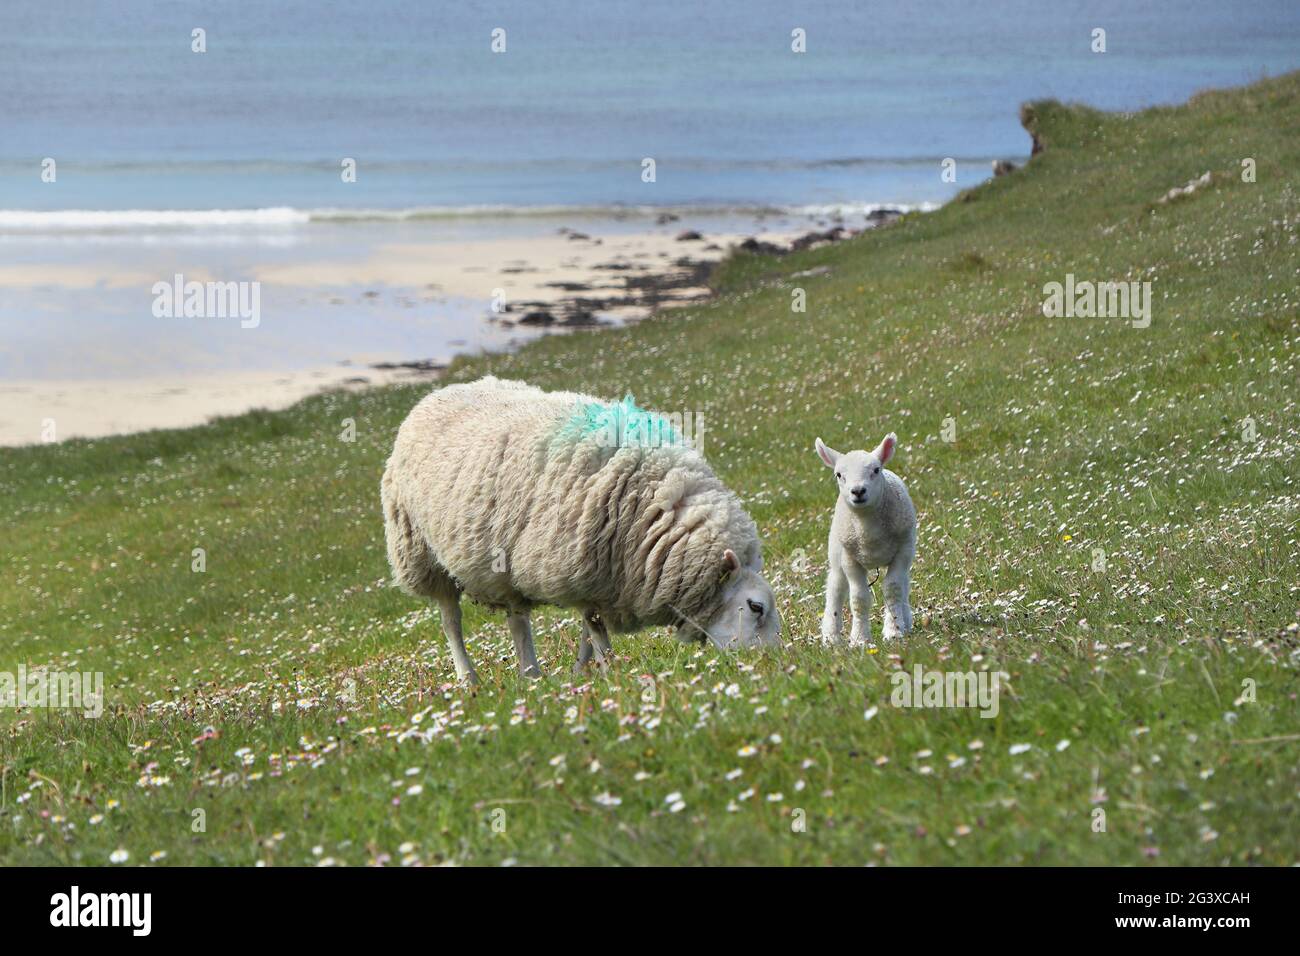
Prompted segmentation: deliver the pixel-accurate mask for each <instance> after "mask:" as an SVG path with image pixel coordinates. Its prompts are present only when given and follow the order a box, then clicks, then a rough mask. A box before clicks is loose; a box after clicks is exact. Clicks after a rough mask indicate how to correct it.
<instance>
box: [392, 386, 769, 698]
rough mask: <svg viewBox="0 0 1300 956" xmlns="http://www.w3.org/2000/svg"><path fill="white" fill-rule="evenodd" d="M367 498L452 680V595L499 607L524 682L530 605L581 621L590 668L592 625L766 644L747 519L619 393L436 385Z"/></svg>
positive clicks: (463, 659)
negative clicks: (567, 612)
mask: <svg viewBox="0 0 1300 956" xmlns="http://www.w3.org/2000/svg"><path fill="white" fill-rule="evenodd" d="M646 425H653V426H654V427H653V428H651V429H647V428H646V427H645V426H646ZM650 432H653V433H654V434H650ZM381 496H382V499H383V508H384V530H385V536H386V538H387V543H388V560H389V563H390V564H391V565H392V568H393V574H394V577H395V579H396V582H397V583H398V584H399V585H400V586H402V587H403V588H404V589H405V590H407V591H408V592H410V593H412V594H416V595H419V596H423V597H426V598H430V599H432V600H434V601H436V602H437V604H438V606H439V609H440V611H441V616H442V625H443V629H444V630H445V631H446V634H447V641H448V643H449V644H450V646H451V654H452V659H453V661H454V662H455V665H456V674H457V676H458V677H459V678H460V679H461V680H465V681H469V682H476V681H477V674H476V673H475V670H474V665H473V663H472V662H471V661H470V659H469V655H468V654H467V653H466V651H465V642H464V638H463V636H462V634H461V613H460V597H461V594H462V593H463V594H466V595H468V596H469V597H470V598H472V599H473V600H476V601H479V602H480V603H483V604H486V605H488V606H491V607H500V608H504V609H505V610H506V612H507V615H508V622H509V626H510V632H511V635H512V636H513V638H514V642H515V651H516V653H517V654H518V657H519V670H520V672H521V673H523V674H525V675H526V676H538V675H540V673H541V671H540V668H539V667H538V663H537V655H536V653H535V652H534V650H533V639H532V628H531V626H530V623H529V612H530V610H531V609H532V608H533V607H534V606H536V605H539V604H553V605H558V606H561V607H573V608H578V609H580V610H581V611H582V617H583V627H582V637H581V639H580V640H581V643H580V649H579V666H581V665H583V664H585V663H586V662H587V661H588V660H589V659H590V658H591V656H592V654H593V649H592V645H593V644H594V645H595V654H596V656H597V658H598V660H599V661H600V662H602V663H603V661H604V658H605V655H606V654H608V653H609V650H610V644H609V636H608V632H607V630H606V628H607V627H608V628H612V629H613V630H615V631H632V630H636V629H638V628H641V627H645V626H650V625H670V624H672V625H677V626H678V627H679V628H680V631H679V636H681V637H684V638H686V639H699V640H703V639H704V638H708V639H709V640H711V641H713V643H714V644H716V645H717V646H719V647H752V646H757V645H766V644H776V643H779V634H780V627H781V619H780V614H779V612H778V611H777V608H776V601H775V599H774V598H773V595H772V589H771V587H770V586H769V585H768V583H767V581H766V580H764V578H763V576H762V575H761V574H760V573H759V572H760V570H761V569H762V564H763V559H762V551H761V546H760V544H759V540H758V531H757V529H756V528H755V526H754V522H753V521H752V520H751V519H750V517H749V515H748V514H746V513H745V509H744V508H743V507H742V506H741V504H740V501H739V500H738V499H737V498H736V496H735V495H734V494H733V493H732V492H731V491H729V490H728V489H727V488H726V487H725V486H724V485H723V484H722V482H720V481H719V480H718V479H717V478H716V477H715V476H714V474H713V471H712V469H710V468H709V466H708V464H706V463H705V461H704V458H703V457H702V456H701V455H700V454H699V452H698V451H696V450H695V449H693V448H690V447H686V446H685V445H684V444H683V443H682V442H681V441H680V440H677V437H676V435H675V434H674V433H671V429H670V426H669V425H668V423H667V420H666V419H664V418H663V417H661V416H654V415H650V414H649V413H646V412H643V411H642V410H640V409H638V408H636V406H635V405H634V404H632V403H631V399H630V397H629V398H628V399H625V400H624V402H622V403H607V402H603V401H600V400H599V399H596V398H592V397H591V396H589V395H579V394H576V393H573V392H544V391H542V390H540V389H537V388H534V387H532V386H530V385H525V384H524V383H522V382H511V381H503V380H500V379H496V378H493V377H491V376H488V377H487V378H482V379H479V380H478V381H476V382H471V383H469V384H465V385H450V386H447V387H446V388H441V389H437V390H435V391H434V392H432V393H430V394H429V395H428V396H426V397H425V398H424V399H422V400H421V401H420V402H419V404H417V405H416V406H415V408H414V409H412V410H411V413H410V414H409V415H408V416H407V418H406V421H404V422H403V423H402V426H401V428H400V429H399V430H398V433H397V440H396V442H395V444H394V446H393V454H392V457H391V458H389V460H388V468H387V470H386V471H385V472H384V478H383V482H382V487H381Z"/></svg>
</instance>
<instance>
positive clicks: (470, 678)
mask: <svg viewBox="0 0 1300 956" xmlns="http://www.w3.org/2000/svg"><path fill="white" fill-rule="evenodd" d="M457 680H458V681H459V682H460V684H461V685H462V686H464V687H468V688H470V689H471V690H472V689H474V688H477V687H478V683H479V682H478V672H477V671H469V672H468V673H466V674H461V675H460V677H458V678H457Z"/></svg>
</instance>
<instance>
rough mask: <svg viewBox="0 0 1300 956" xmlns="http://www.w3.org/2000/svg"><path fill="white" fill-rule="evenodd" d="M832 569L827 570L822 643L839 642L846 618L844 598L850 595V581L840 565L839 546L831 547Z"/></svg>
mask: <svg viewBox="0 0 1300 956" xmlns="http://www.w3.org/2000/svg"><path fill="white" fill-rule="evenodd" d="M829 560H830V569H829V570H828V571H827V572H826V612H825V613H824V614H822V643H823V644H832V643H838V642H839V639H840V625H841V623H842V622H843V618H844V599H845V598H846V597H847V596H848V591H849V582H848V579H847V578H845V576H844V569H843V568H842V567H841V566H840V562H841V557H840V549H839V548H838V547H832V548H830V553H829Z"/></svg>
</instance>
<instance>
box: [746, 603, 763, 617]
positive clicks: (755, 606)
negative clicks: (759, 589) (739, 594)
mask: <svg viewBox="0 0 1300 956" xmlns="http://www.w3.org/2000/svg"><path fill="white" fill-rule="evenodd" d="M745 603H746V604H748V605H749V609H750V610H751V611H753V612H754V613H755V614H758V615H762V613H763V605H762V604H760V603H759V602H758V601H750V600H748V599H746V600H745Z"/></svg>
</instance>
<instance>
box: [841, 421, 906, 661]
mask: <svg viewBox="0 0 1300 956" xmlns="http://www.w3.org/2000/svg"><path fill="white" fill-rule="evenodd" d="M897 443H898V438H897V437H896V436H895V435H894V433H893V432H890V433H889V434H888V435H886V436H885V440H884V441H882V442H881V443H880V444H879V445H877V446H876V448H875V450H874V451H870V452H867V451H851V452H847V453H845V454H840V453H839V452H837V451H835V450H834V449H833V448H827V447H826V445H825V444H823V443H822V440H821V439H820V438H818V439H817V454H818V455H819V456H820V457H821V460H822V461H823V462H825V463H826V466H827V467H828V468H832V469H834V471H835V480H836V482H837V483H838V485H839V497H838V498H836V500H835V516H834V517H833V518H832V519H831V533H830V539H829V541H828V542H827V546H826V551H827V560H828V562H829V564H830V570H829V571H828V572H827V575H826V612H825V613H824V614H823V615H822V640H823V641H825V642H835V641H839V639H840V622H841V615H842V614H843V612H844V598H845V596H846V593H845V592H846V591H847V597H848V599H849V607H850V609H851V610H852V612H853V626H852V628H851V629H850V631H849V642H850V643H852V644H865V643H867V642H868V641H870V640H871V602H872V594H871V583H870V582H869V581H868V580H867V573H868V572H869V571H870V570H871V569H873V568H881V567H884V568H886V569H887V570H886V571H885V580H884V586H883V587H882V590H883V591H884V596H885V614H884V617H885V622H884V628H883V631H882V633H883V634H884V637H885V639H886V640H892V639H893V638H896V637H899V636H900V635H902V634H906V633H907V632H908V631H910V630H911V629H912V607H911V605H910V604H909V603H908V600H909V598H908V592H909V591H910V590H911V586H912V580H911V578H912V560H913V559H914V558H915V557H916V509H915V508H914V507H912V499H911V498H910V497H908V494H907V486H906V485H904V484H903V479H901V478H899V477H898V476H897V475H896V474H894V473H893V472H892V471H889V470H887V469H886V468H885V463H886V462H887V461H889V459H890V458H892V457H893V454H894V447H895V446H896V445H897Z"/></svg>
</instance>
